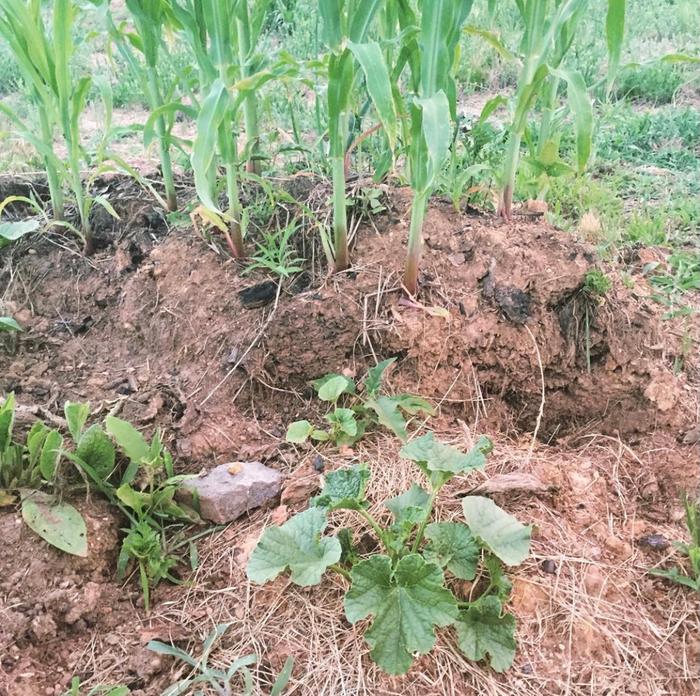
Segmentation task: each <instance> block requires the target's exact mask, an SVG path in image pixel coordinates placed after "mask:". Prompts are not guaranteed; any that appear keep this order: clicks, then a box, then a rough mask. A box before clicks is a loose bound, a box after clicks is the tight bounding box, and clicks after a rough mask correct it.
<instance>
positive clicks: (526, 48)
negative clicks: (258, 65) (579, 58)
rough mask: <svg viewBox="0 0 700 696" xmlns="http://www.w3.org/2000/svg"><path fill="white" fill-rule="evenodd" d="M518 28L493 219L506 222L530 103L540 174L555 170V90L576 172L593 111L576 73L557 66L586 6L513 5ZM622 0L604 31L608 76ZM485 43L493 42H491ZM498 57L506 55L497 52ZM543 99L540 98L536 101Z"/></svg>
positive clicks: (584, 0) (585, 153)
mask: <svg viewBox="0 0 700 696" xmlns="http://www.w3.org/2000/svg"><path fill="white" fill-rule="evenodd" d="M516 5H517V8H518V12H519V15H520V19H521V22H522V25H523V34H522V39H521V42H520V61H521V69H520V74H519V77H518V86H517V90H516V94H515V97H514V111H513V116H512V121H511V124H510V129H509V137H508V143H507V146H506V155H505V161H504V168H503V183H502V186H503V188H502V191H501V195H500V199H499V204H498V214H499V215H501V216H502V217H504V218H506V219H510V218H511V217H512V208H513V192H514V187H515V176H516V172H517V169H518V163H519V160H520V146H521V143H522V140H523V137H524V134H525V131H526V129H527V126H528V117H529V114H530V111H531V110H532V108H533V107H534V105H535V103H536V101H537V100H538V98H539V99H541V101H542V104H543V111H542V118H541V124H540V135H539V137H538V139H537V145H536V157H535V158H533V160H534V161H535V162H537V163H539V164H540V169H541V170H542V171H543V173H545V174H547V173H549V174H550V175H552V174H554V175H556V174H557V173H558V172H560V170H561V166H560V162H559V158H558V149H559V148H558V142H557V139H556V138H555V139H553V138H552V132H553V124H554V117H555V108H556V105H557V100H558V92H559V85H560V84H561V83H562V82H565V83H566V86H567V96H568V106H569V110H570V112H571V114H572V115H573V121H574V127H575V131H576V163H577V169H578V171H579V172H582V171H583V170H584V168H585V166H586V163H587V162H588V159H589V157H590V154H591V148H592V135H593V109H592V105H591V99H590V97H589V95H588V89H587V87H586V83H585V81H584V78H583V76H582V75H581V73H580V72H578V71H575V70H571V69H570V68H568V67H566V66H565V65H563V61H564V59H565V57H566V55H567V53H568V52H569V49H570V47H571V44H572V41H573V39H574V37H575V35H576V27H577V25H578V23H579V21H580V20H581V18H582V17H583V13H584V11H585V10H586V8H587V7H588V0H516ZM624 5H625V0H609V2H608V8H609V9H608V15H607V23H606V31H607V38H608V50H609V54H610V56H611V61H610V62H611V65H610V68H611V74H614V71H615V70H616V68H617V65H616V61H619V54H620V49H621V42H622V37H623V33H624ZM489 40H491V41H496V42H498V40H497V38H496V37H493V36H491V37H489ZM500 50H501V52H502V53H506V54H507V53H508V51H507V49H505V48H504V47H502V46H501V47H500ZM542 95H543V96H542Z"/></svg>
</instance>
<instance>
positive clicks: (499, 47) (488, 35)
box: [464, 24, 516, 98]
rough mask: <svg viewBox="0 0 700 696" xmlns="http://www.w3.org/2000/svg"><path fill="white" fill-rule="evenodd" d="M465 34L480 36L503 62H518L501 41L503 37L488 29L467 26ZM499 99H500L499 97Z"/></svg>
mask: <svg viewBox="0 0 700 696" xmlns="http://www.w3.org/2000/svg"><path fill="white" fill-rule="evenodd" d="M464 33H465V34H469V35H470V36H478V37H479V38H481V39H483V40H484V41H485V42H486V43H487V44H488V45H489V46H491V48H493V49H494V50H495V51H496V53H498V55H499V56H500V57H501V58H503V60H505V61H507V62H509V63H512V62H514V61H515V60H516V57H515V56H514V55H513V54H512V52H511V51H509V50H508V48H507V46H506V45H505V44H504V43H503V42H502V41H501V37H500V36H499V35H498V34H496V33H494V32H492V31H487V30H486V29H480V28H479V27H475V26H473V25H472V24H469V25H467V26H466V27H464ZM497 98H498V97H497Z"/></svg>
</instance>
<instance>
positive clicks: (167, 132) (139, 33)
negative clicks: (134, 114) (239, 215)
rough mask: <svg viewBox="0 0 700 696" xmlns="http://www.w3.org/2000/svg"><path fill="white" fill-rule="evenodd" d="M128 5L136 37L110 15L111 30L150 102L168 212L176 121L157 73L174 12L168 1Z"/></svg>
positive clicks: (172, 199)
mask: <svg viewBox="0 0 700 696" xmlns="http://www.w3.org/2000/svg"><path fill="white" fill-rule="evenodd" d="M126 6H127V9H128V10H129V12H130V13H131V16H132V18H133V20H134V25H135V27H136V34H128V33H126V32H125V31H120V30H119V29H118V28H117V27H116V26H115V25H114V22H113V21H112V18H111V16H108V27H109V30H110V34H111V36H112V38H113V39H114V40H115V41H116V42H117V47H118V50H119V52H120V54H121V55H122V57H123V58H124V59H125V60H126V63H127V65H128V66H129V69H130V70H131V72H132V74H133V75H134V77H136V79H137V80H138V81H139V82H141V85H142V89H143V91H144V94H145V95H146V97H147V99H148V104H149V108H150V109H151V113H152V115H153V121H154V126H155V133H156V136H157V140H158V147H159V154H160V165H161V171H162V174H163V185H164V187H165V201H166V205H167V209H168V210H171V211H172V210H177V194H176V192H175V180H174V177H173V167H172V162H171V157H170V146H171V143H172V128H173V125H174V122H175V120H174V114H173V112H172V110H170V111H166V110H164V108H163V107H164V106H165V104H166V103H167V102H168V101H169V100H167V99H166V98H165V95H164V94H163V92H162V89H161V84H162V81H161V79H160V76H159V73H158V61H159V56H160V55H162V43H163V30H164V28H165V26H166V25H168V24H170V25H172V23H173V17H172V12H171V10H170V4H169V3H168V2H167V1H166V0H127V2H126ZM132 47H136V48H137V49H138V50H140V52H141V53H142V54H143V60H144V63H145V70H144V69H143V68H142V66H141V63H140V62H139V61H138V59H137V58H136V56H135V55H134V52H133V50H132ZM146 133H147V131H146Z"/></svg>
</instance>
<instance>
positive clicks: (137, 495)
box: [116, 483, 152, 516]
mask: <svg viewBox="0 0 700 696" xmlns="http://www.w3.org/2000/svg"><path fill="white" fill-rule="evenodd" d="M116 493H117V498H119V500H120V501H121V502H122V503H124V505H126V506H127V507H128V508H131V509H132V510H134V511H135V512H136V514H137V515H139V516H140V515H141V514H142V513H143V511H144V509H145V508H148V507H150V505H151V501H152V496H151V495H150V494H149V493H143V492H142V491H137V490H136V489H135V488H133V487H132V486H131V485H130V484H128V483H123V484H122V485H121V486H119V488H117V490H116Z"/></svg>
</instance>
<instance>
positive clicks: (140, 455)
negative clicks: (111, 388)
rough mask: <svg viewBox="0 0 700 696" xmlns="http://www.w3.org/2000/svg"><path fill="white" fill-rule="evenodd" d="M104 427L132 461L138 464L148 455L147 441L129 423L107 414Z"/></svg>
mask: <svg viewBox="0 0 700 696" xmlns="http://www.w3.org/2000/svg"><path fill="white" fill-rule="evenodd" d="M105 428H106V430H107V432H108V433H109V434H110V435H111V436H112V437H113V438H114V440H115V441H116V443H117V445H119V447H120V449H121V450H122V451H123V452H124V454H125V455H126V456H127V457H128V458H129V459H130V460H131V461H132V462H135V463H138V464H140V463H141V462H142V461H143V460H144V459H146V458H147V457H148V452H149V449H150V448H149V446H148V443H147V442H146V440H145V439H144V437H143V435H141V433H140V432H139V431H138V430H136V428H134V426H133V425H131V423H129V422H128V421H125V420H122V419H121V418H117V417H115V416H107V418H106V420H105Z"/></svg>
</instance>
